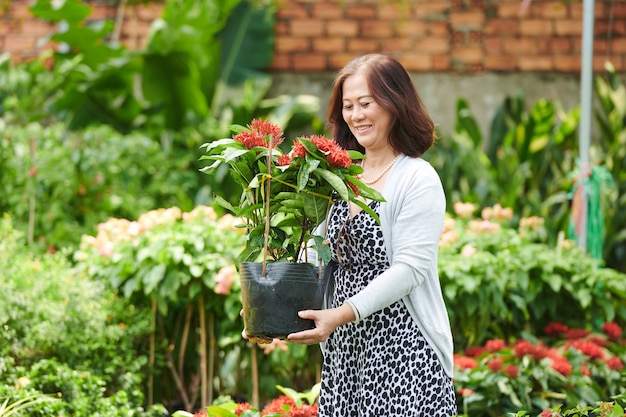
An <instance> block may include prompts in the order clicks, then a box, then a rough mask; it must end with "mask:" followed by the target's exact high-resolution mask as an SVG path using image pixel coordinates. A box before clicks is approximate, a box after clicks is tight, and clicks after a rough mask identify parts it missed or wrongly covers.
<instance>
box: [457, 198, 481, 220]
mask: <svg viewBox="0 0 626 417" xmlns="http://www.w3.org/2000/svg"><path fill="white" fill-rule="evenodd" d="M475 210H476V207H475V206H474V204H472V203H463V202H460V201H459V202H456V203H454V212H455V213H456V215H457V216H459V217H461V218H464V219H469V218H471V217H472V215H473V214H474V211H475Z"/></svg>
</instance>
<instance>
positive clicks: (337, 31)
mask: <svg viewBox="0 0 626 417" xmlns="http://www.w3.org/2000/svg"><path fill="white" fill-rule="evenodd" d="M326 32H327V35H329V36H357V35H358V34H359V24H358V22H356V21H354V20H350V21H345V20H329V21H327V22H326Z"/></svg>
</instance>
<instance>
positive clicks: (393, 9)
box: [376, 3, 410, 22]
mask: <svg viewBox="0 0 626 417" xmlns="http://www.w3.org/2000/svg"><path fill="white" fill-rule="evenodd" d="M376 14H377V16H378V18H379V19H384V20H396V19H399V18H400V19H402V20H404V21H406V22H410V20H409V19H408V17H409V16H410V13H408V6H406V5H402V4H399V5H396V4H387V3H383V4H381V5H379V6H378V12H377V13H376Z"/></svg>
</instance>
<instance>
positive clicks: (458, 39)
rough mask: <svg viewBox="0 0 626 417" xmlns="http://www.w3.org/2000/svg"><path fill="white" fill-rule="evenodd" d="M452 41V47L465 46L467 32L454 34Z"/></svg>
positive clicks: (458, 31)
mask: <svg viewBox="0 0 626 417" xmlns="http://www.w3.org/2000/svg"><path fill="white" fill-rule="evenodd" d="M450 40H451V41H452V45H463V44H464V43H465V32H461V31H460V30H456V31H454V32H452V36H450Z"/></svg>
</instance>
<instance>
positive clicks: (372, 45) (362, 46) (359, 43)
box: [347, 38, 380, 53]
mask: <svg viewBox="0 0 626 417" xmlns="http://www.w3.org/2000/svg"><path fill="white" fill-rule="evenodd" d="M378 49H380V42H379V41H378V40H377V39H363V38H354V39H348V49H347V50H348V52H362V53H368V52H374V51H376V50H378Z"/></svg>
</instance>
